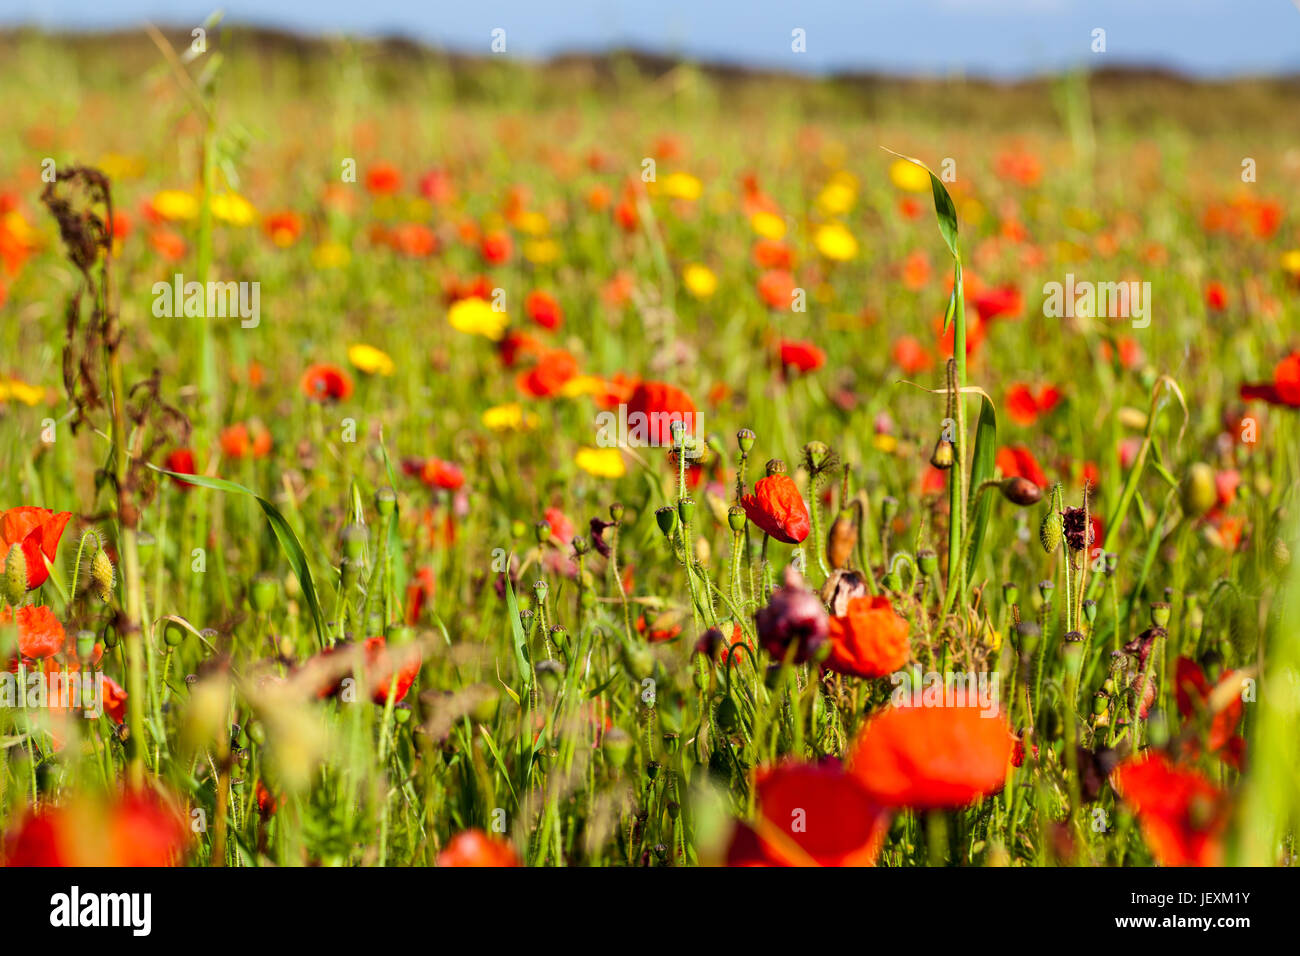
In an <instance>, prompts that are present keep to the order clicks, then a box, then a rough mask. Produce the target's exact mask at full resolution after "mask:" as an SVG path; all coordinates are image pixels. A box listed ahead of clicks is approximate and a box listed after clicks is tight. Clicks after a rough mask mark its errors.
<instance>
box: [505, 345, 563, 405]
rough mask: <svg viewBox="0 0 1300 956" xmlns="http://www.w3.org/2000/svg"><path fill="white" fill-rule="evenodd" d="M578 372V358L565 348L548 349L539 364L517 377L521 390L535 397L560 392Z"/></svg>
mask: <svg viewBox="0 0 1300 956" xmlns="http://www.w3.org/2000/svg"><path fill="white" fill-rule="evenodd" d="M577 374H578V360H577V359H575V358H574V357H573V356H572V355H570V354H569V353H568V352H566V351H565V350H564V349H547V350H546V351H545V352H543V353H542V354H541V355H540V356H539V357H538V359H537V364H536V365H534V366H533V367H532V368H531V369H529V370H528V371H527V372H525V373H523V374H522V375H520V376H519V377H518V378H517V379H516V384H518V386H519V390H520V391H521V392H523V393H524V394H526V395H531V396H532V397H534V398H550V397H552V396H554V395H558V394H559V393H560V389H562V388H563V387H564V385H565V383H566V382H568V381H569V380H570V379H572V378H573V377H574V376H576V375H577Z"/></svg>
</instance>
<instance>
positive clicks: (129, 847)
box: [4, 790, 189, 867]
mask: <svg viewBox="0 0 1300 956" xmlns="http://www.w3.org/2000/svg"><path fill="white" fill-rule="evenodd" d="M188 837H189V827H187V826H186V824H185V818H184V817H183V816H182V815H181V813H180V811H179V810H178V809H177V807H176V806H175V805H174V804H173V803H172V802H171V801H170V800H168V799H166V798H164V797H161V796H159V795H158V794H156V793H155V792H153V791H152V790H149V791H143V792H139V793H127V794H126V795H124V796H123V797H121V798H119V799H116V800H113V801H112V802H109V803H105V802H103V801H100V800H94V799H90V798H82V799H79V800H77V801H76V802H75V803H73V804H71V805H67V806H48V805H47V806H45V807H42V808H41V809H40V810H38V811H35V812H29V813H28V814H27V815H26V816H25V817H24V818H23V820H22V822H21V823H20V824H19V825H18V827H17V828H16V829H15V830H13V831H11V832H10V833H9V834H8V836H7V837H6V839H5V846H4V864H5V866H95V867H101V866H107V867H125V866H171V865H173V864H174V863H176V862H177V860H178V858H179V856H180V855H181V853H182V852H183V850H184V847H185V843H186V840H187V838H188Z"/></svg>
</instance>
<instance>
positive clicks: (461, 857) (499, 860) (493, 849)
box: [438, 830, 519, 866]
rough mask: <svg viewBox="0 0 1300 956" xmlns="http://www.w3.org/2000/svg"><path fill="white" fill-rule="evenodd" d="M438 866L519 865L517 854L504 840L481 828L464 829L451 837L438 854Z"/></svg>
mask: <svg viewBox="0 0 1300 956" xmlns="http://www.w3.org/2000/svg"><path fill="white" fill-rule="evenodd" d="M438 865H439V866H519V856H518V854H516V853H515V850H514V847H512V846H511V845H510V844H509V843H507V842H506V841H505V840H498V839H496V838H495V837H490V836H488V835H487V834H486V833H484V832H483V831H482V830H466V831H464V832H463V833H457V834H456V835H455V836H454V837H452V838H451V842H449V843H448V844H447V845H446V846H445V847H443V849H442V852H441V853H439V854H438Z"/></svg>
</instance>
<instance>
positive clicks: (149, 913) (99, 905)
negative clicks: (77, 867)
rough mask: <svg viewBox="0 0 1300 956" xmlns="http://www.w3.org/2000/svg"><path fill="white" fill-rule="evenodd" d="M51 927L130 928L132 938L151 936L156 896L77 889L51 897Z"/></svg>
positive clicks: (74, 887)
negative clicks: (84, 891) (92, 891)
mask: <svg viewBox="0 0 1300 956" xmlns="http://www.w3.org/2000/svg"><path fill="white" fill-rule="evenodd" d="M50 925H51V926H59V927H77V926H127V927H130V928H131V932H132V935H135V936H148V935H149V931H150V930H151V929H152V928H153V894H151V893H85V894H83V893H82V892H81V888H80V887H77V886H73V887H72V890H71V891H70V892H68V893H55V894H54V895H53V896H51V897H50Z"/></svg>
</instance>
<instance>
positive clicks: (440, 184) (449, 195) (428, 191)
mask: <svg viewBox="0 0 1300 956" xmlns="http://www.w3.org/2000/svg"><path fill="white" fill-rule="evenodd" d="M420 195H421V196H423V197H424V198H425V199H427V200H429V202H432V203H437V204H438V205H445V204H447V203H449V202H451V201H452V200H453V199H455V198H456V188H455V187H454V186H453V185H452V182H451V176H450V175H448V174H447V172H446V171H445V170H442V169H431V170H429V171H428V172H427V173H425V174H424V175H423V176H421V177H420Z"/></svg>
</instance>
